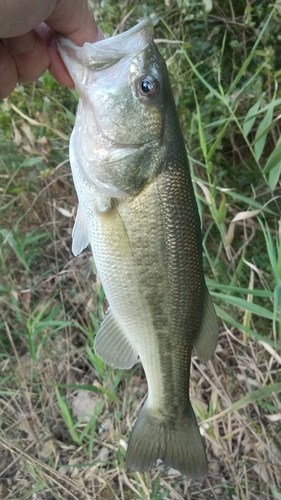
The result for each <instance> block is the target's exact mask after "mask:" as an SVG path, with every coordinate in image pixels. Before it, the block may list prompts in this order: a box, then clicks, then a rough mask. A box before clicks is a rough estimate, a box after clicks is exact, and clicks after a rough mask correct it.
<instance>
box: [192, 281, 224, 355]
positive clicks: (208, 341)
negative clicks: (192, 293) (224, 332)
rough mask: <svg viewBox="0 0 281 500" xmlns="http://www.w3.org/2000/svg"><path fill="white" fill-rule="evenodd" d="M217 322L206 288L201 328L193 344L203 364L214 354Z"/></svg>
mask: <svg viewBox="0 0 281 500" xmlns="http://www.w3.org/2000/svg"><path fill="white" fill-rule="evenodd" d="M218 333H219V322H218V318H217V315H216V311H215V308H214V304H213V302H212V299H211V296H210V294H209V292H208V290H207V288H206V291H205V296H204V309H203V316H202V322H201V327H200V330H199V333H198V336H197V337H196V338H195V340H194V342H193V347H194V349H195V352H196V354H197V356H198V358H199V359H200V361H202V362H203V363H206V362H207V361H208V360H209V359H210V358H211V357H212V355H213V354H214V352H215V349H216V345H217V342H218Z"/></svg>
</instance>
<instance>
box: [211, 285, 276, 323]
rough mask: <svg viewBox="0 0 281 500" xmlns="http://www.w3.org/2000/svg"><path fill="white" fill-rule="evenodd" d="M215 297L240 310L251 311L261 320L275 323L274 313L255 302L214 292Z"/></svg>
mask: <svg viewBox="0 0 281 500" xmlns="http://www.w3.org/2000/svg"><path fill="white" fill-rule="evenodd" d="M212 296H213V297H217V298H218V299H221V300H222V301H224V302H226V303H228V304H232V305H234V306H236V307H238V308H239V309H243V310H244V311H250V312H252V313H253V314H256V315H257V316H259V317H260V318H266V319H270V320H271V321H273V312H272V311H270V310H269V309H266V308H265V307H262V306H259V305H257V304H254V303H253V302H248V301H247V300H245V299H241V298H240V297H234V296H233V295H225V294H223V293H218V292H212Z"/></svg>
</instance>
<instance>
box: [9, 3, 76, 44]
mask: <svg viewBox="0 0 281 500" xmlns="http://www.w3.org/2000/svg"><path fill="white" fill-rule="evenodd" d="M58 1H59V0H36V2H34V0H20V2H19V0H6V1H5V2H1V26H0V38H10V37H15V36H19V35H24V34H25V33H28V32H29V31H31V30H32V29H33V28H35V26H37V25H38V24H39V23H41V22H42V21H44V19H47V17H49V16H50V15H51V13H52V12H53V11H54V10H55V8H56V5H57V3H58ZM79 3H80V2H79V1H78V2H77V4H79Z"/></svg>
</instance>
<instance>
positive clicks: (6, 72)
mask: <svg viewBox="0 0 281 500" xmlns="http://www.w3.org/2000/svg"><path fill="white" fill-rule="evenodd" d="M0 75H1V85H0V99H4V98H5V97H8V95H10V94H11V92H12V91H13V90H14V88H15V86H16V84H17V81H18V73H17V68H16V63H15V61H14V59H13V58H12V56H11V54H10V52H9V51H8V49H7V47H5V45H4V44H3V43H2V42H1V41H0Z"/></svg>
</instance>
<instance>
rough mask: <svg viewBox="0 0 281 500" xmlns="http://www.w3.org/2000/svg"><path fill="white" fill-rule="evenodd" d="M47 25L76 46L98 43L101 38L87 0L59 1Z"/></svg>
mask: <svg viewBox="0 0 281 500" xmlns="http://www.w3.org/2000/svg"><path fill="white" fill-rule="evenodd" d="M46 24H48V26H50V27H51V28H52V29H53V30H55V31H57V32H58V33H61V34H62V35H64V36H66V37H67V38H69V39H70V40H72V42H74V43H76V45H81V46H82V45H83V44H84V43H85V42H96V41H97V40H98V39H99V38H100V36H101V32H100V30H99V28H98V27H97V24H96V22H95V20H94V17H93V12H92V9H91V8H90V6H89V4H88V2H87V1H86V0H80V2H77V0H58V2H57V6H56V8H55V10H54V12H53V13H52V14H51V15H50V16H49V18H48V19H47V21H46Z"/></svg>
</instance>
